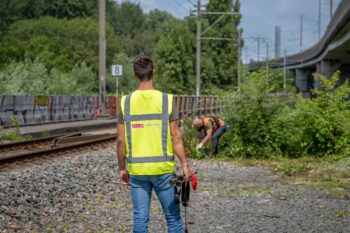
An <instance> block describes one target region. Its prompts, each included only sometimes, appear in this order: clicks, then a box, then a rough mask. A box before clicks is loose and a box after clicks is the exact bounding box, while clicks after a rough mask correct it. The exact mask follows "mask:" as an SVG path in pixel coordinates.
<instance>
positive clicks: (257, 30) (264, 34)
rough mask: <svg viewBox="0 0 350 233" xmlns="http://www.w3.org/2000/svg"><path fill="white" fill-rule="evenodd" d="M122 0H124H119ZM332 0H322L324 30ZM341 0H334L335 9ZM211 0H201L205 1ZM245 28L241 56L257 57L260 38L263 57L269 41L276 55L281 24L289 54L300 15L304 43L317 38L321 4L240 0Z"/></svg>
mask: <svg viewBox="0 0 350 233" xmlns="http://www.w3.org/2000/svg"><path fill="white" fill-rule="evenodd" d="M117 1H118V2H122V1H123V0H117ZM130 1H131V2H134V3H139V4H140V6H141V7H142V8H143V9H144V11H146V12H147V11H149V10H151V9H155V8H158V9H161V10H164V11H168V12H169V13H171V14H172V15H174V16H176V17H178V18H184V17H186V16H188V15H189V12H190V9H194V7H193V4H191V2H192V3H196V2H197V1H196V0H130ZM330 1H331V0H321V28H322V33H323V32H324V30H325V29H326V27H327V24H328V22H329V19H330V14H329V12H330V10H329V8H330ZM340 1H341V0H333V12H335V10H336V6H337V5H338V4H339V2H340ZM207 2H209V0H202V1H201V3H202V4H206V3H207ZM240 2H241V13H242V21H241V26H242V27H243V30H244V34H243V36H244V39H245V45H246V46H245V48H243V50H242V60H243V62H244V63H245V62H246V61H249V60H250V59H254V60H256V59H257V58H258V42H257V39H256V38H257V37H258V36H259V37H261V38H263V39H261V40H260V42H261V43H260V52H259V54H260V56H259V57H260V59H264V58H265V57H266V44H267V43H268V44H269V56H270V57H271V56H274V30H275V26H280V27H281V31H282V35H281V36H282V46H281V50H282V51H283V50H284V49H286V50H287V53H288V54H292V53H297V52H299V51H300V15H303V46H302V50H304V49H307V48H308V47H310V46H312V45H313V44H315V43H316V42H317V41H318V8H319V7H318V4H319V0H240Z"/></svg>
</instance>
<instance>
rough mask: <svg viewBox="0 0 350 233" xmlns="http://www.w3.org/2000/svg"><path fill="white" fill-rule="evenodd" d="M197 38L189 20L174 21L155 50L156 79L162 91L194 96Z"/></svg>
mask: <svg viewBox="0 0 350 233" xmlns="http://www.w3.org/2000/svg"><path fill="white" fill-rule="evenodd" d="M194 42H195V36H194V34H193V33H191V31H190V30H189V26H188V20H185V21H173V22H172V23H171V24H170V25H169V27H167V29H166V30H165V31H164V33H163V35H162V37H161V38H160V41H159V43H158V44H157V46H156V48H155V56H154V58H155V59H154V60H155V62H156V73H157V76H156V79H157V82H156V83H157V84H158V85H159V86H158V87H159V88H160V89H161V90H162V91H169V92H172V93H176V94H192V93H193V92H194V88H195V75H194V58H195V48H194Z"/></svg>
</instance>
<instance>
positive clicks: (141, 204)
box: [130, 174, 184, 233]
mask: <svg viewBox="0 0 350 233" xmlns="http://www.w3.org/2000/svg"><path fill="white" fill-rule="evenodd" d="M171 178H172V177H171V174H164V175H155V176H130V185H131V197H132V202H133V207H134V231H133V232H134V233H136V232H137V233H146V232H148V223H149V211H150V204H151V195H152V189H154V191H155V193H156V194H157V196H158V199H159V201H160V204H161V205H162V208H163V212H164V214H165V218H166V221H167V225H168V232H169V233H170V232H171V233H183V232H184V231H183V227H182V223H181V217H180V206H179V204H176V203H175V188H174V187H173V186H171V185H170V184H169V181H170V180H171Z"/></svg>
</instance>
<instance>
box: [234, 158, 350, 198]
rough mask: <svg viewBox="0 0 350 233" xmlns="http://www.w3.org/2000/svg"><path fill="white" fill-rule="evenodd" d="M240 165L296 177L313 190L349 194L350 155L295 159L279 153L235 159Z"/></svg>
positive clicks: (296, 180)
mask: <svg viewBox="0 0 350 233" xmlns="http://www.w3.org/2000/svg"><path fill="white" fill-rule="evenodd" d="M231 161H233V162H234V163H236V164H238V165H240V166H264V167H268V168H269V169H270V170H272V171H273V172H274V173H277V174H279V175H281V176H282V177H283V178H287V179H294V180H295V184H297V185H306V186H309V187H311V188H312V189H315V190H317V189H326V190H329V191H330V194H331V195H333V196H340V197H341V196H342V197H346V196H349V192H350V172H349V171H350V158H349V157H345V158H344V157H341V156H338V157H336V156H334V157H327V158H317V157H302V158H297V159H291V158H286V157H281V156H276V157H273V158H269V159H252V158H249V159H246V158H235V159H233V160H231Z"/></svg>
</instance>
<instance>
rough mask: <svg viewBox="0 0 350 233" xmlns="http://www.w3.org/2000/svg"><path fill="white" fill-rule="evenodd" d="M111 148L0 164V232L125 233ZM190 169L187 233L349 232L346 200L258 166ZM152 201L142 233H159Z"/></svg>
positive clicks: (127, 214)
mask: <svg viewBox="0 0 350 233" xmlns="http://www.w3.org/2000/svg"><path fill="white" fill-rule="evenodd" d="M114 150H115V148H113V146H110V147H109V148H106V149H104V150H102V151H95V152H85V153H81V152H80V154H76V155H73V156H72V155H71V156H68V155H67V156H59V157H55V158H52V159H36V160H35V162H33V161H32V162H30V163H29V162H27V163H25V162H24V163H23V162H21V163H20V164H11V165H10V166H9V167H5V168H4V167H2V168H1V169H0V232H74V233H78V232H84V233H85V232H99V233H102V232H103V233H105V232H131V229H132V205H131V200H130V197H129V189H128V188H121V187H120V185H119V180H118V175H117V162H116V159H115V155H114ZM191 164H192V166H193V167H194V168H195V170H197V171H198V178H199V189H198V191H197V192H196V193H194V192H192V193H191V206H190V208H188V219H189V225H188V227H189V232H201V233H202V232H247V233H248V232H249V233H253V232H259V233H260V232H278V233H280V232H293V233H294V232H310V233H311V232H327V233H335V232H344V233H345V232H350V230H349V229H350V218H349V216H348V213H349V211H350V201H349V200H346V199H342V198H339V197H338V198H337V197H333V196H331V195H329V193H327V191H325V190H324V191H323V190H312V189H310V188H307V187H306V186H300V185H297V184H296V183H294V182H293V181H288V180H283V179H281V178H280V177H278V176H276V175H274V174H273V173H271V172H270V171H268V170H266V169H265V168H261V167H240V166H238V165H235V164H233V163H230V162H213V161H210V160H201V161H195V160H192V161H191ZM153 199H154V201H152V207H151V222H150V232H157V233H159V232H166V223H165V220H164V217H163V215H162V210H161V207H160V205H159V203H158V201H157V200H156V199H155V195H153ZM342 213H346V214H342ZM182 214H183V211H182Z"/></svg>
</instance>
